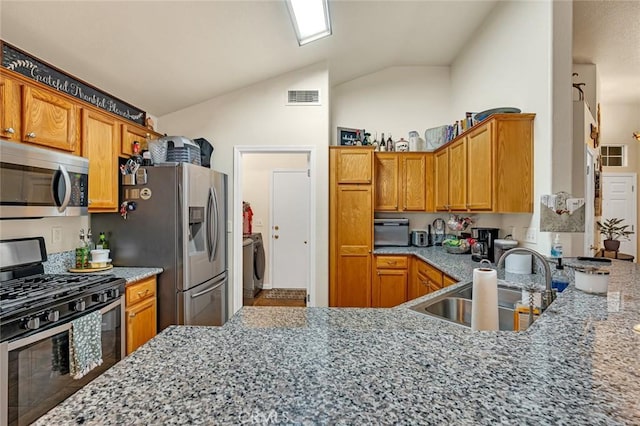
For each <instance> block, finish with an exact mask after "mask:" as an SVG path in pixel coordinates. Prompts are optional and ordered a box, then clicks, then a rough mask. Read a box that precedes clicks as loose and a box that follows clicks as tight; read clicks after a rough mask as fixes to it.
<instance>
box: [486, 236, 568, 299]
mask: <svg viewBox="0 0 640 426" xmlns="http://www.w3.org/2000/svg"><path fill="white" fill-rule="evenodd" d="M516 253H523V254H531V255H533V257H535V258H538V259H540V262H542V266H543V267H544V280H545V285H546V288H545V291H544V293H543V294H542V306H541V308H542V309H543V310H544V309H547V307H548V306H549V305H550V304H551V302H553V300H554V299H555V298H556V297H555V296H556V295H555V292H554V291H553V289H552V288H551V268H550V267H549V263H548V262H547V259H545V258H544V257H543V256H542V255H541V254H540V253H538V252H537V251H535V250H531V249H529V248H526V247H515V248H512V249H510V250H507V251H506V252H504V253H503V254H502V256H500V259H499V260H498V263H497V264H496V267H497V268H500V267H502V266H503V265H504V260H505V259H506V258H507V256H509V255H510V254H516ZM534 265H535V259H534Z"/></svg>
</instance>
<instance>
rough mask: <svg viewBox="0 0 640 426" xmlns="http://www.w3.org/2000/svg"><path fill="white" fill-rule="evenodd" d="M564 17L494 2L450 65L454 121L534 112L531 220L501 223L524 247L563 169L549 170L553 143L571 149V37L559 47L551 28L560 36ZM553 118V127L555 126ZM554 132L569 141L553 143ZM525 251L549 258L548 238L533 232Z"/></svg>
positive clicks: (527, 5)
mask: <svg viewBox="0 0 640 426" xmlns="http://www.w3.org/2000/svg"><path fill="white" fill-rule="evenodd" d="M567 12H570V10H569V11H566V10H562V11H559V12H557V13H556V11H554V9H553V5H552V4H551V3H549V2H499V3H498V4H497V6H496V7H495V9H494V10H493V11H492V13H491V14H490V15H489V16H488V18H487V19H486V20H485V22H484V23H483V25H482V26H481V27H480V28H479V30H478V31H477V32H476V33H475V34H474V35H473V37H471V39H470V40H469V42H468V43H467V45H466V47H465V48H464V49H463V50H462V52H461V53H460V54H459V55H458V56H457V58H456V59H455V60H454V62H453V64H452V66H451V87H452V88H453V90H452V114H453V116H452V119H454V120H455V119H456V117H457V118H460V117H463V116H464V113H465V112H466V111H474V112H478V111H483V110H485V109H489V108H495V107H500V106H505V107H506V106H510V107H517V108H520V109H521V110H522V111H524V112H533V113H536V118H535V122H534V181H535V184H534V198H533V199H534V213H533V214H511V215H502V217H501V226H500V228H502V229H503V230H506V229H511V227H515V228H516V235H515V236H516V239H519V240H521V241H522V239H523V238H524V232H525V228H529V227H531V228H536V229H538V230H539V228H540V211H539V199H540V196H541V195H542V194H547V193H549V192H550V191H552V186H553V185H552V184H553V180H554V178H553V175H554V172H555V171H556V170H560V171H561V170H562V168H561V167H562V164H556V165H555V166H554V161H553V160H552V158H553V155H554V152H555V151H556V149H555V148H554V144H558V148H560V149H559V150H560V151H566V150H568V149H570V142H571V137H570V136H571V116H572V106H571V105H570V104H571V98H570V96H571V95H570V93H569V91H570V90H571V86H570V75H571V68H570V67H571V37H570V35H569V37H568V39H559V40H556V39H555V38H554V37H553V36H554V28H555V29H556V30H559V29H558V27H559V26H560V24H554V20H553V18H554V16H556V15H557V16H556V18H557V19H558V20H561V19H562V17H564V19H567V17H566V15H567ZM569 19H570V14H569ZM565 26H566V25H565ZM568 27H569V29H568V30H566V31H568V32H569V33H570V27H571V26H570V25H568ZM565 38H566V37H565ZM556 51H557V54H554V52H556ZM556 56H558V57H560V58H563V59H564V60H563V61H562V62H563V63H564V64H563V67H568V69H567V70H565V69H554V64H553V63H552V58H554V59H555V58H556ZM565 62H566V63H565ZM562 73H565V74H567V77H566V80H567V81H566V82H565V83H563V84H565V85H566V89H564V92H566V95H565V97H566V99H565V100H564V101H562V100H561V101H560V102H559V104H558V105H556V104H555V103H554V100H553V99H552V94H553V93H554V92H553V91H554V88H555V86H554V85H558V84H560V83H558V82H557V81H555V80H556V79H554V76H555V75H556V74H562ZM563 103H564V104H566V105H563ZM554 110H555V111H554ZM556 115H557V117H556V118H558V120H557V121H554V117H555V116H556ZM564 116H567V120H566V121H565V122H563V121H562V119H561V118H562V117H564ZM554 126H558V128H557V129H555V127H554ZM562 126H565V128H563V127H562ZM566 127H568V129H567V128H566ZM554 130H557V131H558V133H561V134H565V135H566V134H568V135H569V137H568V138H555V136H556V134H555V133H556V132H555V131H554ZM556 180H558V181H559V180H560V179H559V178H558V179H556ZM523 245H526V246H529V247H531V248H533V249H536V250H538V251H540V252H541V253H548V252H549V250H550V247H551V236H550V235H549V233H540V232H538V233H537V242H536V243H535V244H529V243H527V244H523Z"/></svg>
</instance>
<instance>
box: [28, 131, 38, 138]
mask: <svg viewBox="0 0 640 426" xmlns="http://www.w3.org/2000/svg"><path fill="white" fill-rule="evenodd" d="M27 137H28V138H35V137H36V134H35V132H29V133H27Z"/></svg>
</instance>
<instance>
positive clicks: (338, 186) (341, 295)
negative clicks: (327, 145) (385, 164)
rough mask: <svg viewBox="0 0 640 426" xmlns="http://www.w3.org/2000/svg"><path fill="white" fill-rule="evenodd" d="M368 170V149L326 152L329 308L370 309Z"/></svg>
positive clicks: (370, 187)
mask: <svg viewBox="0 0 640 426" xmlns="http://www.w3.org/2000/svg"><path fill="white" fill-rule="evenodd" d="M372 169H373V149H371V148H363V147H355V148H342V147H331V149H330V150H329V188H330V190H329V306H336V307H359V308H364V307H369V306H371V271H372V266H371V259H372V257H373V255H372V254H371V251H372V249H373V185H372V184H371V173H372ZM341 179H342V181H343V182H362V183H340V182H341Z"/></svg>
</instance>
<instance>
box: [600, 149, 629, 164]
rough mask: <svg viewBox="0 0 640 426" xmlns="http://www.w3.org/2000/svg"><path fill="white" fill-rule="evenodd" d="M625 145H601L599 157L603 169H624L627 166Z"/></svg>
mask: <svg viewBox="0 0 640 426" xmlns="http://www.w3.org/2000/svg"><path fill="white" fill-rule="evenodd" d="M626 151H627V150H626V145H601V146H600V155H601V156H602V165H603V166H605V167H624V166H626V165H627V155H626V154H627V152H626Z"/></svg>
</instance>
